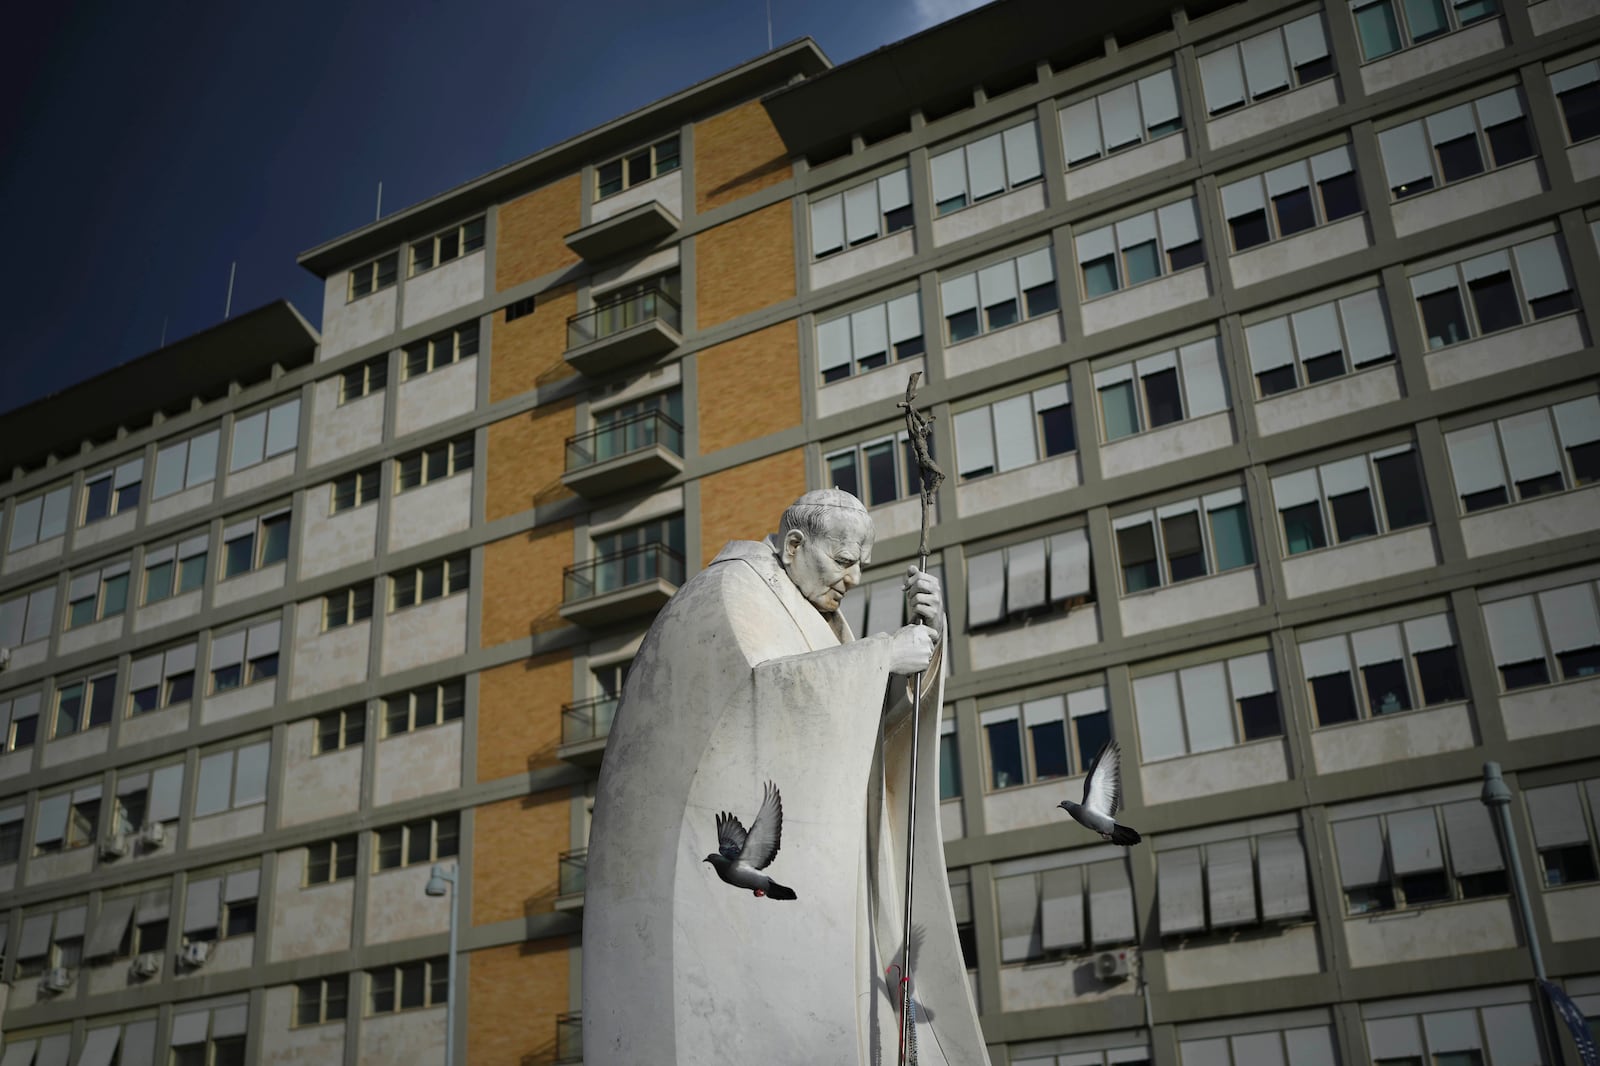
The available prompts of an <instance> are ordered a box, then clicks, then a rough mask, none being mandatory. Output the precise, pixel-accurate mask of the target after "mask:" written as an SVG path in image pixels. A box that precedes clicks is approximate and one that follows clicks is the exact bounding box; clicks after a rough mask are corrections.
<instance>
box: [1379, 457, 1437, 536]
mask: <svg viewBox="0 0 1600 1066" xmlns="http://www.w3.org/2000/svg"><path fill="white" fill-rule="evenodd" d="M1373 465H1374V466H1376V467H1377V468H1378V485H1379V487H1380V489H1381V490H1382V492H1383V513H1384V516H1385V517H1386V518H1387V519H1388V527H1389V529H1391V530H1395V529H1407V528H1409V527H1411V526H1420V525H1424V524H1426V523H1427V521H1428V508H1427V504H1426V502H1425V501H1424V497H1425V496H1426V494H1427V490H1426V489H1425V488H1424V487H1423V484H1422V470H1421V468H1419V467H1418V465H1417V453H1416V452H1414V451H1407V452H1402V453H1401V454H1399V455H1391V456H1388V457H1386V458H1383V459H1378V460H1376V461H1375V462H1374V464H1373Z"/></svg>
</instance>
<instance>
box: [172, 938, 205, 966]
mask: <svg viewBox="0 0 1600 1066" xmlns="http://www.w3.org/2000/svg"><path fill="white" fill-rule="evenodd" d="M210 957H211V941H209V940H191V941H190V942H189V943H187V944H185V945H183V954H182V955H181V956H180V958H182V960H183V964H184V965H185V966H204V965H205V964H206V960H207V959H209V958H210Z"/></svg>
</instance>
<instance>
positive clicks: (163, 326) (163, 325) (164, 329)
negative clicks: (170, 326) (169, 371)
mask: <svg viewBox="0 0 1600 1066" xmlns="http://www.w3.org/2000/svg"><path fill="white" fill-rule="evenodd" d="M166 346H167V316H166V315H162V316H161V343H160V344H158V345H156V347H157V348H165V347H166Z"/></svg>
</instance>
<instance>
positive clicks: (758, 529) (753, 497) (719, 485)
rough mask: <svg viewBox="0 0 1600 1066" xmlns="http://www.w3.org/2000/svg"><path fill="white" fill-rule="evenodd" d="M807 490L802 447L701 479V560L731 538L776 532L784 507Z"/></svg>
mask: <svg viewBox="0 0 1600 1066" xmlns="http://www.w3.org/2000/svg"><path fill="white" fill-rule="evenodd" d="M805 491H806V463H805V456H804V454H803V452H802V451H801V449H799V448H795V449H794V450H792V451H787V452H779V453H778V454H777V455H769V456H767V457H766V458H765V459H757V460H756V461H755V462H753V463H745V464H744V465H743V466H735V467H731V468H729V469H727V470H723V471H721V472H720V473H716V474H712V475H710V476H708V477H706V478H704V479H703V480H701V482H700V554H701V556H702V558H701V560H700V565H701V566H704V565H705V564H706V563H709V562H710V561H711V560H712V559H713V558H715V557H716V554H717V553H718V552H719V551H721V550H722V548H723V545H725V544H727V542H728V541H730V540H760V539H762V538H763V537H765V536H766V535H767V534H768V533H776V532H777V530H778V519H779V518H780V517H782V516H783V509H784V508H785V507H787V506H789V505H790V504H791V503H793V502H794V501H795V499H796V497H798V496H799V495H800V494H801V493H803V492H805Z"/></svg>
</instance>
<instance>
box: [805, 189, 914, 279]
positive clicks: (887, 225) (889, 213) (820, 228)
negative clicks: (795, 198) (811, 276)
mask: <svg viewBox="0 0 1600 1066" xmlns="http://www.w3.org/2000/svg"><path fill="white" fill-rule="evenodd" d="M911 223H912V217H911V175H910V171H908V170H906V169H904V168H901V169H900V170H896V171H895V172H893V173H892V174H885V175H884V176H883V177H881V178H877V179H874V180H872V181H866V182H862V183H861V184H859V185H853V186H851V187H850V188H848V189H846V190H844V192H841V193H836V194H834V195H833V196H825V197H823V198H821V199H819V200H812V201H811V255H812V257H813V258H815V259H823V258H826V257H827V256H830V255H834V254H836V253H838V252H841V251H843V250H844V249H846V248H854V247H856V246H857V245H858V244H866V243H867V242H868V241H874V240H877V239H878V238H879V237H887V236H888V235H889V234H891V233H898V232H899V231H901V230H903V229H909V228H910V226H911Z"/></svg>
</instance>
